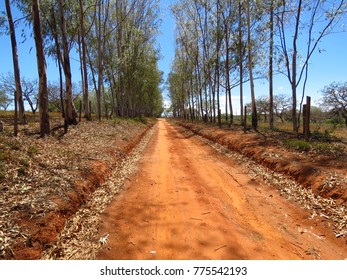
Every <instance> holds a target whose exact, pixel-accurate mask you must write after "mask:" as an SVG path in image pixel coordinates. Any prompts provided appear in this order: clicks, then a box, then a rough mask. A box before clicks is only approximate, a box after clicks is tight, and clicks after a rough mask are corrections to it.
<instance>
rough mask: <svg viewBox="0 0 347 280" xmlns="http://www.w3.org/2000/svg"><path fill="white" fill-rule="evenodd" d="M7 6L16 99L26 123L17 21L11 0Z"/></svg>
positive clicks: (23, 120) (22, 122) (20, 119)
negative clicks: (13, 13) (14, 17)
mask: <svg viewBox="0 0 347 280" xmlns="http://www.w3.org/2000/svg"><path fill="white" fill-rule="evenodd" d="M5 6H6V14H7V20H8V24H9V30H10V38H11V47H12V61H13V72H14V77H15V85H16V90H15V92H14V99H15V100H16V102H17V104H18V109H19V112H18V113H19V121H20V123H21V124H25V123H26V118H25V109H24V101H23V94H22V85H21V77H20V68H19V61H18V50H17V39H16V29H15V23H14V20H13V17H12V11H11V5H10V0H5Z"/></svg>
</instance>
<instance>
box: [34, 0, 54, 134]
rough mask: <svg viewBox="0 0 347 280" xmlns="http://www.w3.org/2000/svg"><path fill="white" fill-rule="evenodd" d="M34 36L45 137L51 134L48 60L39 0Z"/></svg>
mask: <svg viewBox="0 0 347 280" xmlns="http://www.w3.org/2000/svg"><path fill="white" fill-rule="evenodd" d="M32 13H33V26H34V38H35V46H36V58H37V68H38V74H39V112H40V135H41V137H44V136H45V135H47V134H50V132H51V130H50V124H49V114H48V90H47V74H46V60H45V54H44V49H43V39H42V32H41V20H40V9H39V1H38V0H32Z"/></svg>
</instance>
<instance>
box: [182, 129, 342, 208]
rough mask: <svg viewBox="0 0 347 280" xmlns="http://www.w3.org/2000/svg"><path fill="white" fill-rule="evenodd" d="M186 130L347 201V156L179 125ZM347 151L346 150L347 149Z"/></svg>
mask: <svg viewBox="0 0 347 280" xmlns="http://www.w3.org/2000/svg"><path fill="white" fill-rule="evenodd" d="M179 124H180V125H181V126H183V127H185V128H186V129H189V130H191V131H192V132H194V133H195V134H197V135H199V136H202V137H204V138H206V139H208V140H210V141H212V142H215V143H219V144H221V145H223V146H225V147H227V148H228V149H229V150H231V151H234V152H237V153H240V154H242V155H243V156H246V157H248V158H250V159H252V160H254V161H255V162H257V163H258V164H261V165H263V166H265V167H267V168H269V169H270V170H272V171H276V172H279V173H282V174H284V175H286V176H288V177H290V178H291V179H293V180H294V181H296V182H298V183H299V184H300V185H302V186H303V187H304V188H311V189H312V191H313V193H314V194H316V195H319V196H322V197H324V198H332V199H334V200H335V201H336V202H337V203H338V204H344V203H346V202H347V156H346V153H344V154H342V155H339V156H327V155H323V154H320V153H317V152H309V153H300V152H295V151H292V150H288V149H286V148H285V147H284V145H283V142H282V141H281V140H280V139H279V137H275V136H274V137H271V136H270V137H269V136H264V135H261V134H258V133H255V132H247V133H244V132H243V131H240V130H230V129H219V128H216V127H211V126H208V125H204V124H196V123H188V122H179ZM345 151H346V149H345Z"/></svg>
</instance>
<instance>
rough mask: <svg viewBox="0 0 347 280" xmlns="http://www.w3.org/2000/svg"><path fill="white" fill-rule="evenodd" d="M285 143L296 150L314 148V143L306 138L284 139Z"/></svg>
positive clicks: (306, 150) (305, 150)
mask: <svg viewBox="0 0 347 280" xmlns="http://www.w3.org/2000/svg"><path fill="white" fill-rule="evenodd" d="M283 145H284V146H285V147H286V148H287V149H290V150H296V151H299V152H308V151H310V150H311V149H312V145H311V144H310V143H308V142H306V141H305V140H296V139H286V140H284V141H283Z"/></svg>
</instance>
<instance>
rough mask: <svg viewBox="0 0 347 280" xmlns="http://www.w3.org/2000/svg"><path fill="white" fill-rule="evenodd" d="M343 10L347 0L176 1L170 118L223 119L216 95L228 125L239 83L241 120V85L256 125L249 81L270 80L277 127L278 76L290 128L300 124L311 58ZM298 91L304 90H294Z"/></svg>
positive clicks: (272, 124)
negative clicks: (287, 93) (284, 83)
mask: <svg viewBox="0 0 347 280" xmlns="http://www.w3.org/2000/svg"><path fill="white" fill-rule="evenodd" d="M345 9H346V4H345V1H344V0H338V1H325V0H295V1H286V0H266V1H256V0H214V1H207V0H179V1H177V4H175V5H173V6H172V12H173V14H174V16H175V18H176V25H177V28H176V33H177V34H176V53H175V59H174V63H173V67H172V71H171V73H170V75H169V79H168V81H169V89H170V98H171V102H172V106H173V113H174V115H175V116H182V117H186V118H188V117H189V118H191V119H204V120H205V121H208V119H210V120H211V121H213V122H216V121H217V120H220V114H221V113H220V112H221V108H220V104H221V100H220V98H221V96H224V95H225V99H226V100H225V101H226V102H225V104H226V107H225V110H224V111H225V112H226V118H227V121H228V122H229V125H232V124H233V121H234V120H233V101H232V96H231V90H232V89H233V88H236V87H238V88H239V95H240V108H241V112H240V113H241V120H243V119H244V104H243V100H244V86H245V85H244V84H245V83H246V82H247V83H248V84H249V86H250V93H251V100H252V102H251V108H252V126H253V127H254V128H255V129H256V128H257V125H258V114H257V104H256V94H255V87H254V81H255V80H256V79H267V80H268V83H269V97H268V100H269V106H270V108H269V119H270V120H269V123H270V127H271V128H273V127H274V110H275V108H274V90H273V78H274V75H275V74H282V75H284V76H286V77H287V79H288V83H289V84H290V88H291V113H292V118H291V120H292V123H293V131H295V132H298V129H299V126H300V114H301V105H302V102H303V100H304V96H305V90H306V82H307V79H308V74H309V71H308V70H309V61H310V59H311V57H312V54H313V53H314V52H315V51H316V50H317V49H318V44H319V42H320V41H321V40H322V39H323V38H324V37H325V36H326V35H328V34H330V33H332V32H335V31H337V29H336V27H337V24H338V22H339V21H340V20H341V18H342V16H343V15H344V12H345ZM299 92H300V93H301V95H299Z"/></svg>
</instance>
